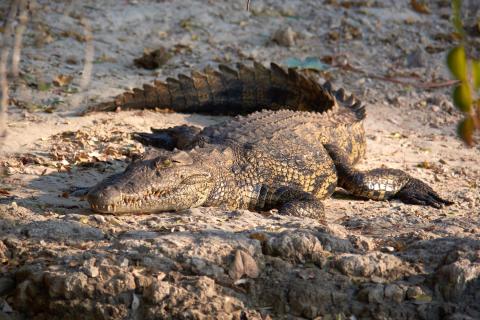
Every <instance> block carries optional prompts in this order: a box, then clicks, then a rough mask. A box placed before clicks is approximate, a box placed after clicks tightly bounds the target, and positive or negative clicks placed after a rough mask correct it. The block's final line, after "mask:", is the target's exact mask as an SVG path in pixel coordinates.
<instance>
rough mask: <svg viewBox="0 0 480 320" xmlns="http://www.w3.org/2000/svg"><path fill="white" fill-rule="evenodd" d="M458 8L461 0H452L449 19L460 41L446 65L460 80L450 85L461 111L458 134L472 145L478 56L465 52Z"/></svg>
mask: <svg viewBox="0 0 480 320" xmlns="http://www.w3.org/2000/svg"><path fill="white" fill-rule="evenodd" d="M461 8H462V1H461V0H452V23H453V26H454V28H455V33H456V34H457V36H458V38H459V39H460V43H459V44H458V45H457V46H456V47H454V48H453V49H451V50H450V51H449V52H448V55H447V66H448V69H449V70H450V72H451V73H452V75H453V76H454V77H455V78H456V79H457V80H459V84H458V85H457V86H456V87H455V88H454V89H453V103H454V105H455V106H456V107H457V109H459V110H460V111H461V112H463V114H464V118H463V119H462V120H461V121H460V123H459V124H458V134H459V135H460V137H461V138H462V139H463V141H465V143H467V144H468V145H470V146H471V145H473V144H474V142H475V141H474V133H475V130H478V131H480V95H479V93H480V90H479V89H480V60H476V59H473V58H470V57H468V56H467V53H466V50H465V48H466V44H467V39H466V33H465V30H464V28H463V23H462V16H461Z"/></svg>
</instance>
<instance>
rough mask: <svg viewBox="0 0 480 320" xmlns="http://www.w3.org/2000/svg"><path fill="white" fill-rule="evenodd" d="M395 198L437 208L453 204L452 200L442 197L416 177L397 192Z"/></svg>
mask: <svg viewBox="0 0 480 320" xmlns="http://www.w3.org/2000/svg"><path fill="white" fill-rule="evenodd" d="M395 198H397V199H399V200H401V201H402V202H404V203H408V204H417V205H423V206H431V207H434V208H437V209H438V208H441V207H442V206H443V205H451V204H453V202H452V201H449V200H445V199H443V198H441V197H440V196H439V195H438V194H437V193H436V192H435V191H434V190H433V189H432V188H431V187H430V186H429V185H427V184H426V183H424V182H422V181H420V180H418V179H415V178H411V179H410V180H409V181H408V182H407V183H406V184H405V186H404V187H403V188H402V189H401V190H400V191H398V192H397V194H396V195H395Z"/></svg>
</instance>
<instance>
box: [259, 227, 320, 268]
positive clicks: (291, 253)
mask: <svg viewBox="0 0 480 320" xmlns="http://www.w3.org/2000/svg"><path fill="white" fill-rule="evenodd" d="M265 253H266V254H268V255H273V256H280V257H282V258H283V259H286V260H290V261H300V262H306V261H314V262H315V261H319V260H321V256H322V255H323V254H324V251H323V247H322V244H321V243H320V241H319V240H318V238H317V237H315V236H314V235H313V234H312V233H309V232H308V231H298V232H290V231H287V232H283V233H281V234H279V235H277V236H273V237H270V238H269V239H268V240H267V242H266V243H265Z"/></svg>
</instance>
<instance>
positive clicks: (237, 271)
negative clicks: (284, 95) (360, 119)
mask: <svg viewBox="0 0 480 320" xmlns="http://www.w3.org/2000/svg"><path fill="white" fill-rule="evenodd" d="M472 2H473V1H472ZM422 3H426V5H427V9H428V11H429V12H430V13H426V14H425V13H421V12H418V11H422V10H421V9H419V8H417V10H414V8H413V7H412V6H411V4H410V2H407V1H402V2H400V1H393V0H385V1H343V0H338V1H336V0H334V1H331V0H329V1H314V0H308V1H299V0H289V1H286V0H281V1H278V0H277V1H252V2H251V4H250V6H251V10H250V11H249V12H248V11H246V10H245V1H195V0H188V1H133V0H132V1H113V0H112V1H81V2H80V1H71V2H70V1H67V2H64V3H63V2H60V3H55V4H54V3H48V2H42V1H40V2H39V3H38V4H36V7H35V8H34V9H33V13H32V15H31V16H30V21H29V25H28V29H27V31H26V32H25V35H24V39H23V49H22V54H21V62H20V67H21V75H20V77H19V78H18V79H17V80H15V81H12V82H11V84H10V88H11V98H12V99H11V104H12V105H11V106H10V108H9V111H8V116H9V118H8V119H9V120H8V137H7V139H6V141H5V142H4V144H3V146H2V155H1V158H0V161H1V163H2V168H3V171H2V174H3V176H2V180H1V185H0V193H1V195H0V217H1V219H0V261H1V263H2V264H1V265H0V268H1V270H2V272H1V273H0V319H211V318H215V319H304V318H306V319H314V318H316V319H479V318H480V307H479V304H478V302H479V301H480V219H479V217H480V209H479V206H480V193H479V190H480V174H479V172H480V163H479V161H478V159H479V155H480V148H479V147H478V146H476V147H473V148H468V147H466V146H465V145H464V144H463V143H462V142H461V141H460V140H459V139H458V138H457V135H456V126H457V123H458V122H459V120H460V119H461V117H462V116H461V114H460V113H459V112H458V111H457V110H456V109H455V108H454V107H453V105H452V103H451V98H450V91H451V87H440V88H436V89H428V88H425V86H423V87H421V86H418V85H417V84H419V83H423V84H427V85H429V84H432V83H445V82H446V81H448V80H449V77H450V76H449V74H448V72H447V70H446V67H445V65H444V61H445V60H444V59H445V55H446V52H447V51H448V49H449V48H450V47H452V46H453V45H454V41H453V40H452V36H451V34H452V31H453V29H452V27H451V23H450V21H449V18H450V7H449V6H450V2H449V1H424V2H422ZM1 7H2V12H3V16H5V15H6V10H7V6H6V4H2V5H1ZM85 30H87V32H86V33H85ZM89 32H91V34H92V35H93V37H92V38H91V39H90V36H89ZM92 48H93V51H92ZM159 48H162V49H160V51H159V52H167V53H168V56H166V57H163V56H162V58H161V59H157V60H156V62H155V63H158V65H159V68H157V69H154V70H146V69H142V68H139V67H137V66H135V63H134V60H135V59H138V58H140V57H142V55H143V54H144V52H146V53H148V52H152V51H154V50H157V49H159ZM92 54H93V59H91V58H89V57H92ZM307 57H310V60H309V61H314V62H316V63H315V68H316V69H320V70H317V71H318V72H317V74H316V76H318V77H319V78H320V79H328V80H330V81H332V83H333V84H334V87H336V88H337V87H344V88H345V89H346V90H347V91H350V92H352V93H354V94H355V95H356V96H357V97H358V98H359V99H361V100H362V101H363V102H364V103H365V104H366V105H367V120H366V123H365V128H366V132H367V141H368V151H367V157H366V159H365V160H364V161H363V162H362V163H361V165H360V166H359V167H360V168H362V169H366V168H375V167H381V166H388V167H392V168H399V169H403V170H405V171H406V172H408V173H410V174H411V175H413V176H415V177H417V178H420V179H422V180H424V181H426V182H428V183H429V184H430V185H432V186H433V187H434V189H435V190H437V191H438V192H439V193H440V194H441V195H443V196H445V197H447V198H448V199H450V200H452V201H454V202H455V203H454V204H453V205H451V206H448V207H444V208H442V209H434V208H429V207H421V206H412V205H405V204H402V203H400V202H397V201H391V202H375V201H362V200H356V199H352V198H349V197H347V196H345V195H342V194H341V193H338V194H337V195H336V196H335V197H333V198H332V199H328V200H326V201H325V206H326V218H327V221H326V223H321V222H319V221H314V220H310V219H299V218H295V217H288V216H280V215H278V214H276V213H275V212H271V213H257V212H250V211H245V210H238V211H224V210H221V209H218V208H194V209H190V210H186V211H183V212H178V213H169V212H167V213H158V214H148V215H123V216H112V215H99V214H95V213H93V212H92V211H91V210H90V209H89V207H88V205H87V203H86V201H84V200H82V199H79V198H76V197H73V196H72V195H71V190H72V189H73V188H75V187H78V186H81V187H87V186H91V185H93V184H95V183H96V182H97V181H100V180H101V179H103V178H104V177H106V176H108V175H110V174H112V173H113V172H117V171H120V170H122V169H123V168H124V167H125V166H126V164H127V163H128V160H129V159H130V158H131V157H132V156H133V155H135V154H138V153H141V152H143V151H144V148H143V146H141V145H140V144H138V143H137V142H135V141H133V140H132V139H131V135H130V134H131V133H133V132H136V131H148V130H149V129H150V127H157V128H162V127H170V126H174V125H180V124H190V125H197V126H201V127H203V126H207V125H209V124H213V123H217V122H219V121H222V120H223V119H225V118H222V117H213V116H202V115H197V114H193V115H186V114H175V113H168V112H155V111H122V112H118V113H95V114H88V115H86V116H79V115H78V113H79V112H80V111H81V110H83V109H84V108H85V107H86V106H88V105H91V104H93V103H96V102H101V101H106V100H108V99H111V98H112V97H113V96H115V95H116V94H118V93H121V92H123V91H125V90H126V89H129V88H133V87H139V86H141V84H143V83H149V82H151V81H152V80H153V79H165V78H166V77H168V76H175V75H177V74H179V73H187V74H188V73H189V70H201V69H202V68H204V67H205V66H207V65H213V66H215V65H216V64H218V63H224V64H229V65H234V64H235V63H236V62H242V63H247V64H248V63H251V62H250V60H256V61H259V62H261V63H264V64H265V65H267V64H268V63H269V62H272V61H273V62H278V63H280V64H283V65H285V64H289V63H290V62H291V61H292V59H293V58H297V59H296V60H295V61H300V62H302V61H304V60H303V59H305V58H307ZM312 57H313V59H312ZM319 59H321V60H319ZM158 60H161V61H160V62H159V61H158ZM89 61H90V62H92V63H89ZM289 61H290V62H289ZM321 61H323V63H321ZM89 65H90V67H92V68H93V69H92V71H91V75H90V76H89V70H88V66H89ZM85 66H87V67H85ZM346 66H353V67H354V68H347V67H346ZM359 70H361V71H359ZM392 79H394V80H393V81H392ZM396 80H401V81H403V82H409V83H412V84H413V85H405V84H399V83H397V82H398V81H397V82H395V81H396ZM322 81H323V80H322Z"/></svg>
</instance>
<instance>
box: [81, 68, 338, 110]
mask: <svg viewBox="0 0 480 320" xmlns="http://www.w3.org/2000/svg"><path fill="white" fill-rule="evenodd" d="M336 94H337V92H333V91H332V90H331V89H330V90H329V89H328V88H325V87H324V86H322V85H320V84H319V83H318V82H317V81H316V80H315V79H313V78H310V77H307V76H305V75H303V74H300V73H298V72H297V71H296V70H294V69H288V70H284V69H283V68H281V67H280V66H278V65H277V64H275V63H272V64H271V65H270V68H266V67H264V66H263V65H262V64H260V63H257V62H254V64H253V68H249V67H247V66H245V65H243V64H238V65H237V69H232V68H230V67H228V66H225V65H220V66H219V67H218V70H217V69H213V68H211V67H207V68H205V70H204V71H203V72H202V73H200V72H196V71H193V72H192V73H191V75H190V76H187V75H184V74H180V75H179V76H178V77H177V78H167V79H166V80H165V82H163V81H157V80H156V81H154V83H153V85H149V84H145V85H143V88H142V89H139V88H135V89H133V90H132V91H130V92H125V93H122V94H120V95H119V96H117V97H115V98H114V99H113V101H109V102H104V103H100V104H97V105H93V106H90V107H88V108H87V110H86V111H85V113H89V112H94V111H117V110H120V109H170V110H172V111H176V112H183V113H194V112H195V113H204V114H225V115H238V114H248V113H252V112H255V111H260V110H262V109H274V110H276V109H285V108H288V109H292V110H301V111H316V112H325V111H327V110H330V109H332V108H333V107H334V106H335V105H336V100H337V98H336V97H335V95H336Z"/></svg>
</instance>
